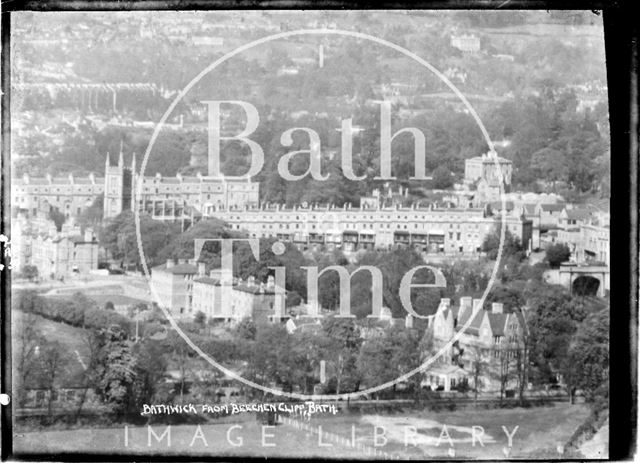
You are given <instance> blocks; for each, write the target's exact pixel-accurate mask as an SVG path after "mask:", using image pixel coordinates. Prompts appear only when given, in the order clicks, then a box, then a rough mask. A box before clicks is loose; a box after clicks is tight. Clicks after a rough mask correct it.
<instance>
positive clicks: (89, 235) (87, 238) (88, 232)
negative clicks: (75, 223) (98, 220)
mask: <svg viewBox="0 0 640 463" xmlns="http://www.w3.org/2000/svg"><path fill="white" fill-rule="evenodd" d="M84 240H85V241H86V242H88V243H89V242H91V241H93V230H92V229H91V228H88V227H87V228H85V230H84Z"/></svg>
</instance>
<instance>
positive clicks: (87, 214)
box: [78, 194, 104, 227]
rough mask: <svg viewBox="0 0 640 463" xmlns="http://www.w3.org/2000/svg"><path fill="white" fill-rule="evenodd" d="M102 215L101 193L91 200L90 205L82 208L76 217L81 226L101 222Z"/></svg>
mask: <svg viewBox="0 0 640 463" xmlns="http://www.w3.org/2000/svg"><path fill="white" fill-rule="evenodd" d="M103 217H104V195H103V194H101V195H99V196H97V197H96V199H94V200H93V202H92V203H91V205H90V206H89V207H87V208H86V209H84V210H83V211H82V213H81V214H80V216H79V217H78V224H80V225H82V226H83V227H94V226H98V225H100V224H101V223H102V219H103Z"/></svg>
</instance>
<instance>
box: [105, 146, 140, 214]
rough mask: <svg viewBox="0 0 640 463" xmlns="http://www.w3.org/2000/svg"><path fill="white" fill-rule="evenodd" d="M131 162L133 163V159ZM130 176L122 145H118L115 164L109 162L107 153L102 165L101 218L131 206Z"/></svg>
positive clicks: (130, 171) (130, 172)
mask: <svg viewBox="0 0 640 463" xmlns="http://www.w3.org/2000/svg"><path fill="white" fill-rule="evenodd" d="M133 162H134V165H135V159H134V161H133ZM133 168H135V167H133ZM132 177H133V175H132V168H128V167H125V166H124V154H123V152H122V145H121V146H120V155H119V156H118V164H117V165H115V166H114V165H112V164H111V156H110V155H109V153H107V158H106V160H105V166H104V205H103V209H104V214H103V218H105V219H109V218H112V217H115V216H117V215H118V214H120V213H121V212H122V211H124V210H127V209H130V208H131V191H132V187H133V181H132Z"/></svg>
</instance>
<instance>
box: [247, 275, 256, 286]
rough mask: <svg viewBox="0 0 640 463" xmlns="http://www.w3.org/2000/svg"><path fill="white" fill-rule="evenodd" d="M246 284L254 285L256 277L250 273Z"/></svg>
mask: <svg viewBox="0 0 640 463" xmlns="http://www.w3.org/2000/svg"><path fill="white" fill-rule="evenodd" d="M247 284H248V285H249V286H255V285H256V277H254V276H253V275H251V276H250V277H249V278H247Z"/></svg>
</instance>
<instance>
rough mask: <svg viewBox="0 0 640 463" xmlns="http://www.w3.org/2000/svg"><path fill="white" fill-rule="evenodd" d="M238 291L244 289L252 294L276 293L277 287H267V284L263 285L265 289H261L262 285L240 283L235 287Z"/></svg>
mask: <svg viewBox="0 0 640 463" xmlns="http://www.w3.org/2000/svg"><path fill="white" fill-rule="evenodd" d="M233 289H235V290H236V291H244V292H245V293H250V294H275V288H267V285H264V286H263V290H262V291H260V285H248V284H245V283H243V284H239V285H235V286H234V287H233Z"/></svg>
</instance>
